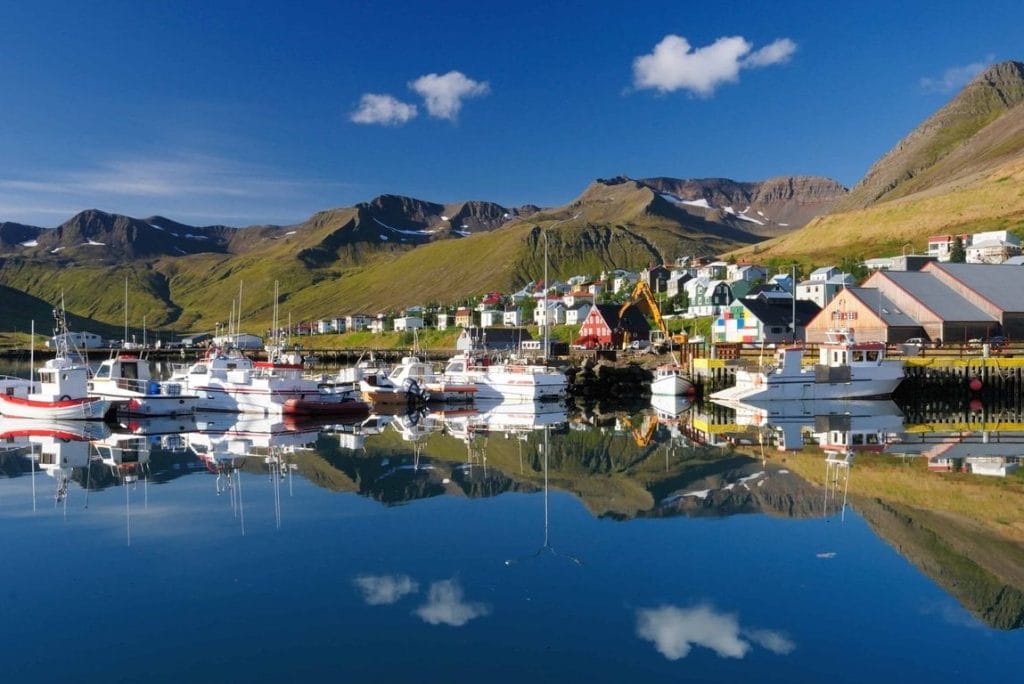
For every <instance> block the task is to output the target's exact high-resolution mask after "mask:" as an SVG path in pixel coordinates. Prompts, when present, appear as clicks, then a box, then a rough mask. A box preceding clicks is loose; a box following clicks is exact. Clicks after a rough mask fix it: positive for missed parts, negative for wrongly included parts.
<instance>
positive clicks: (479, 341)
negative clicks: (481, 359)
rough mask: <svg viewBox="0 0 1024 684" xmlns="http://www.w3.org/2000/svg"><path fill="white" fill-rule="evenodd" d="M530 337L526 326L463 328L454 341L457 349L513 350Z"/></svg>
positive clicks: (530, 338) (531, 337)
mask: <svg viewBox="0 0 1024 684" xmlns="http://www.w3.org/2000/svg"><path fill="white" fill-rule="evenodd" d="M532 339H533V335H531V334H530V331H529V330H527V329H526V328H465V329H464V330H463V331H462V333H460V334H459V339H457V340H456V341H455V348H456V349H458V350H459V351H470V350H471V349H490V350H493V351H514V350H517V349H519V345H521V344H522V343H523V342H525V341H528V340H532Z"/></svg>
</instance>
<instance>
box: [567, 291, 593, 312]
mask: <svg viewBox="0 0 1024 684" xmlns="http://www.w3.org/2000/svg"><path fill="white" fill-rule="evenodd" d="M562 303H563V304H565V308H567V309H571V308H573V307H574V306H579V305H580V304H593V303H594V298H593V296H591V295H590V294H589V293H586V294H583V293H580V292H570V293H569V294H566V295H562Z"/></svg>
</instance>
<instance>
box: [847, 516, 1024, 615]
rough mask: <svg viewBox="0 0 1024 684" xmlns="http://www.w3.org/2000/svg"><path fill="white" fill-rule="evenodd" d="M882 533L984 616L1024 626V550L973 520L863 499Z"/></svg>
mask: <svg viewBox="0 0 1024 684" xmlns="http://www.w3.org/2000/svg"><path fill="white" fill-rule="evenodd" d="M855 507H856V509H857V512H858V513H860V515H861V516H863V518H864V519H865V520H866V521H867V522H868V524H869V525H871V527H872V529H873V530H874V531H875V533H876V534H878V536H880V537H881V538H883V539H885V540H886V541H887V542H889V543H890V544H891V545H892V546H894V547H895V548H896V549H897V550H898V551H899V553H900V554H901V555H902V556H904V557H905V558H907V559H908V560H909V561H910V562H911V563H913V564H914V565H915V566H917V568H918V569H919V570H921V572H923V573H925V574H926V575H928V576H929V577H931V578H932V579H934V580H935V581H936V582H937V583H938V584H939V585H940V586H941V587H942V588H943V589H945V590H946V591H947V592H949V593H950V594H951V595H953V596H954V597H955V598H956V600H957V601H959V602H960V603H961V605H963V606H964V608H966V609H967V610H969V611H970V612H971V613H972V614H974V615H975V616H976V617H977V618H978V619H979V620H982V621H983V622H985V623H986V624H988V625H990V626H992V627H995V628H997V629H1016V628H1019V627H1024V549H1022V548H1021V547H1020V546H1019V545H1017V544H1014V543H1012V542H1008V541H1004V540H1001V539H996V538H994V537H993V536H992V535H991V534H988V533H986V532H985V531H984V530H981V529H979V528H978V526H976V525H973V524H971V523H969V522H966V521H963V520H960V519H954V518H952V517H951V516H946V515H942V514H940V513H933V512H929V511H922V510H919V509H914V508H910V507H909V506H903V505H900V504H890V503H886V502H883V501H881V500H879V499H857V500H856V501H855Z"/></svg>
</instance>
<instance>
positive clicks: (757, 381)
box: [754, 373, 761, 385]
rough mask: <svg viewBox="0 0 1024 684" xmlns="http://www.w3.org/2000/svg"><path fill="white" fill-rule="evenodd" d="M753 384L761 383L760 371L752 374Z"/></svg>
mask: <svg viewBox="0 0 1024 684" xmlns="http://www.w3.org/2000/svg"><path fill="white" fill-rule="evenodd" d="M754 384H755V385H760V384H761V374H760V373H758V374H757V375H755V376H754Z"/></svg>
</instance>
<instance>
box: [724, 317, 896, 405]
mask: <svg viewBox="0 0 1024 684" xmlns="http://www.w3.org/2000/svg"><path fill="white" fill-rule="evenodd" d="M804 351H805V350H804V348H803V347H801V346H789V347H783V348H781V349H779V350H778V351H777V355H776V359H775V360H776V363H775V365H774V366H768V367H765V368H761V369H759V370H752V371H744V370H739V371H736V385H735V386H734V387H730V388H727V389H724V390H720V391H718V392H715V393H714V394H712V395H711V399H713V400H724V401H743V402H749V401H764V400H777V399H857V398H860V399H866V398H870V397H888V396H889V395H891V394H892V392H893V391H894V390H895V389H896V387H897V386H898V385H899V384H900V381H902V380H903V364H902V363H901V362H899V361H887V360H886V358H885V345H884V344H883V343H881V342H857V341H856V340H854V337H853V332H852V331H848V330H830V331H828V333H827V335H826V340H825V342H823V343H822V344H821V345H820V348H819V356H818V363H817V364H814V365H813V366H809V367H807V368H805V367H804V366H803V359H804Z"/></svg>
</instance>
